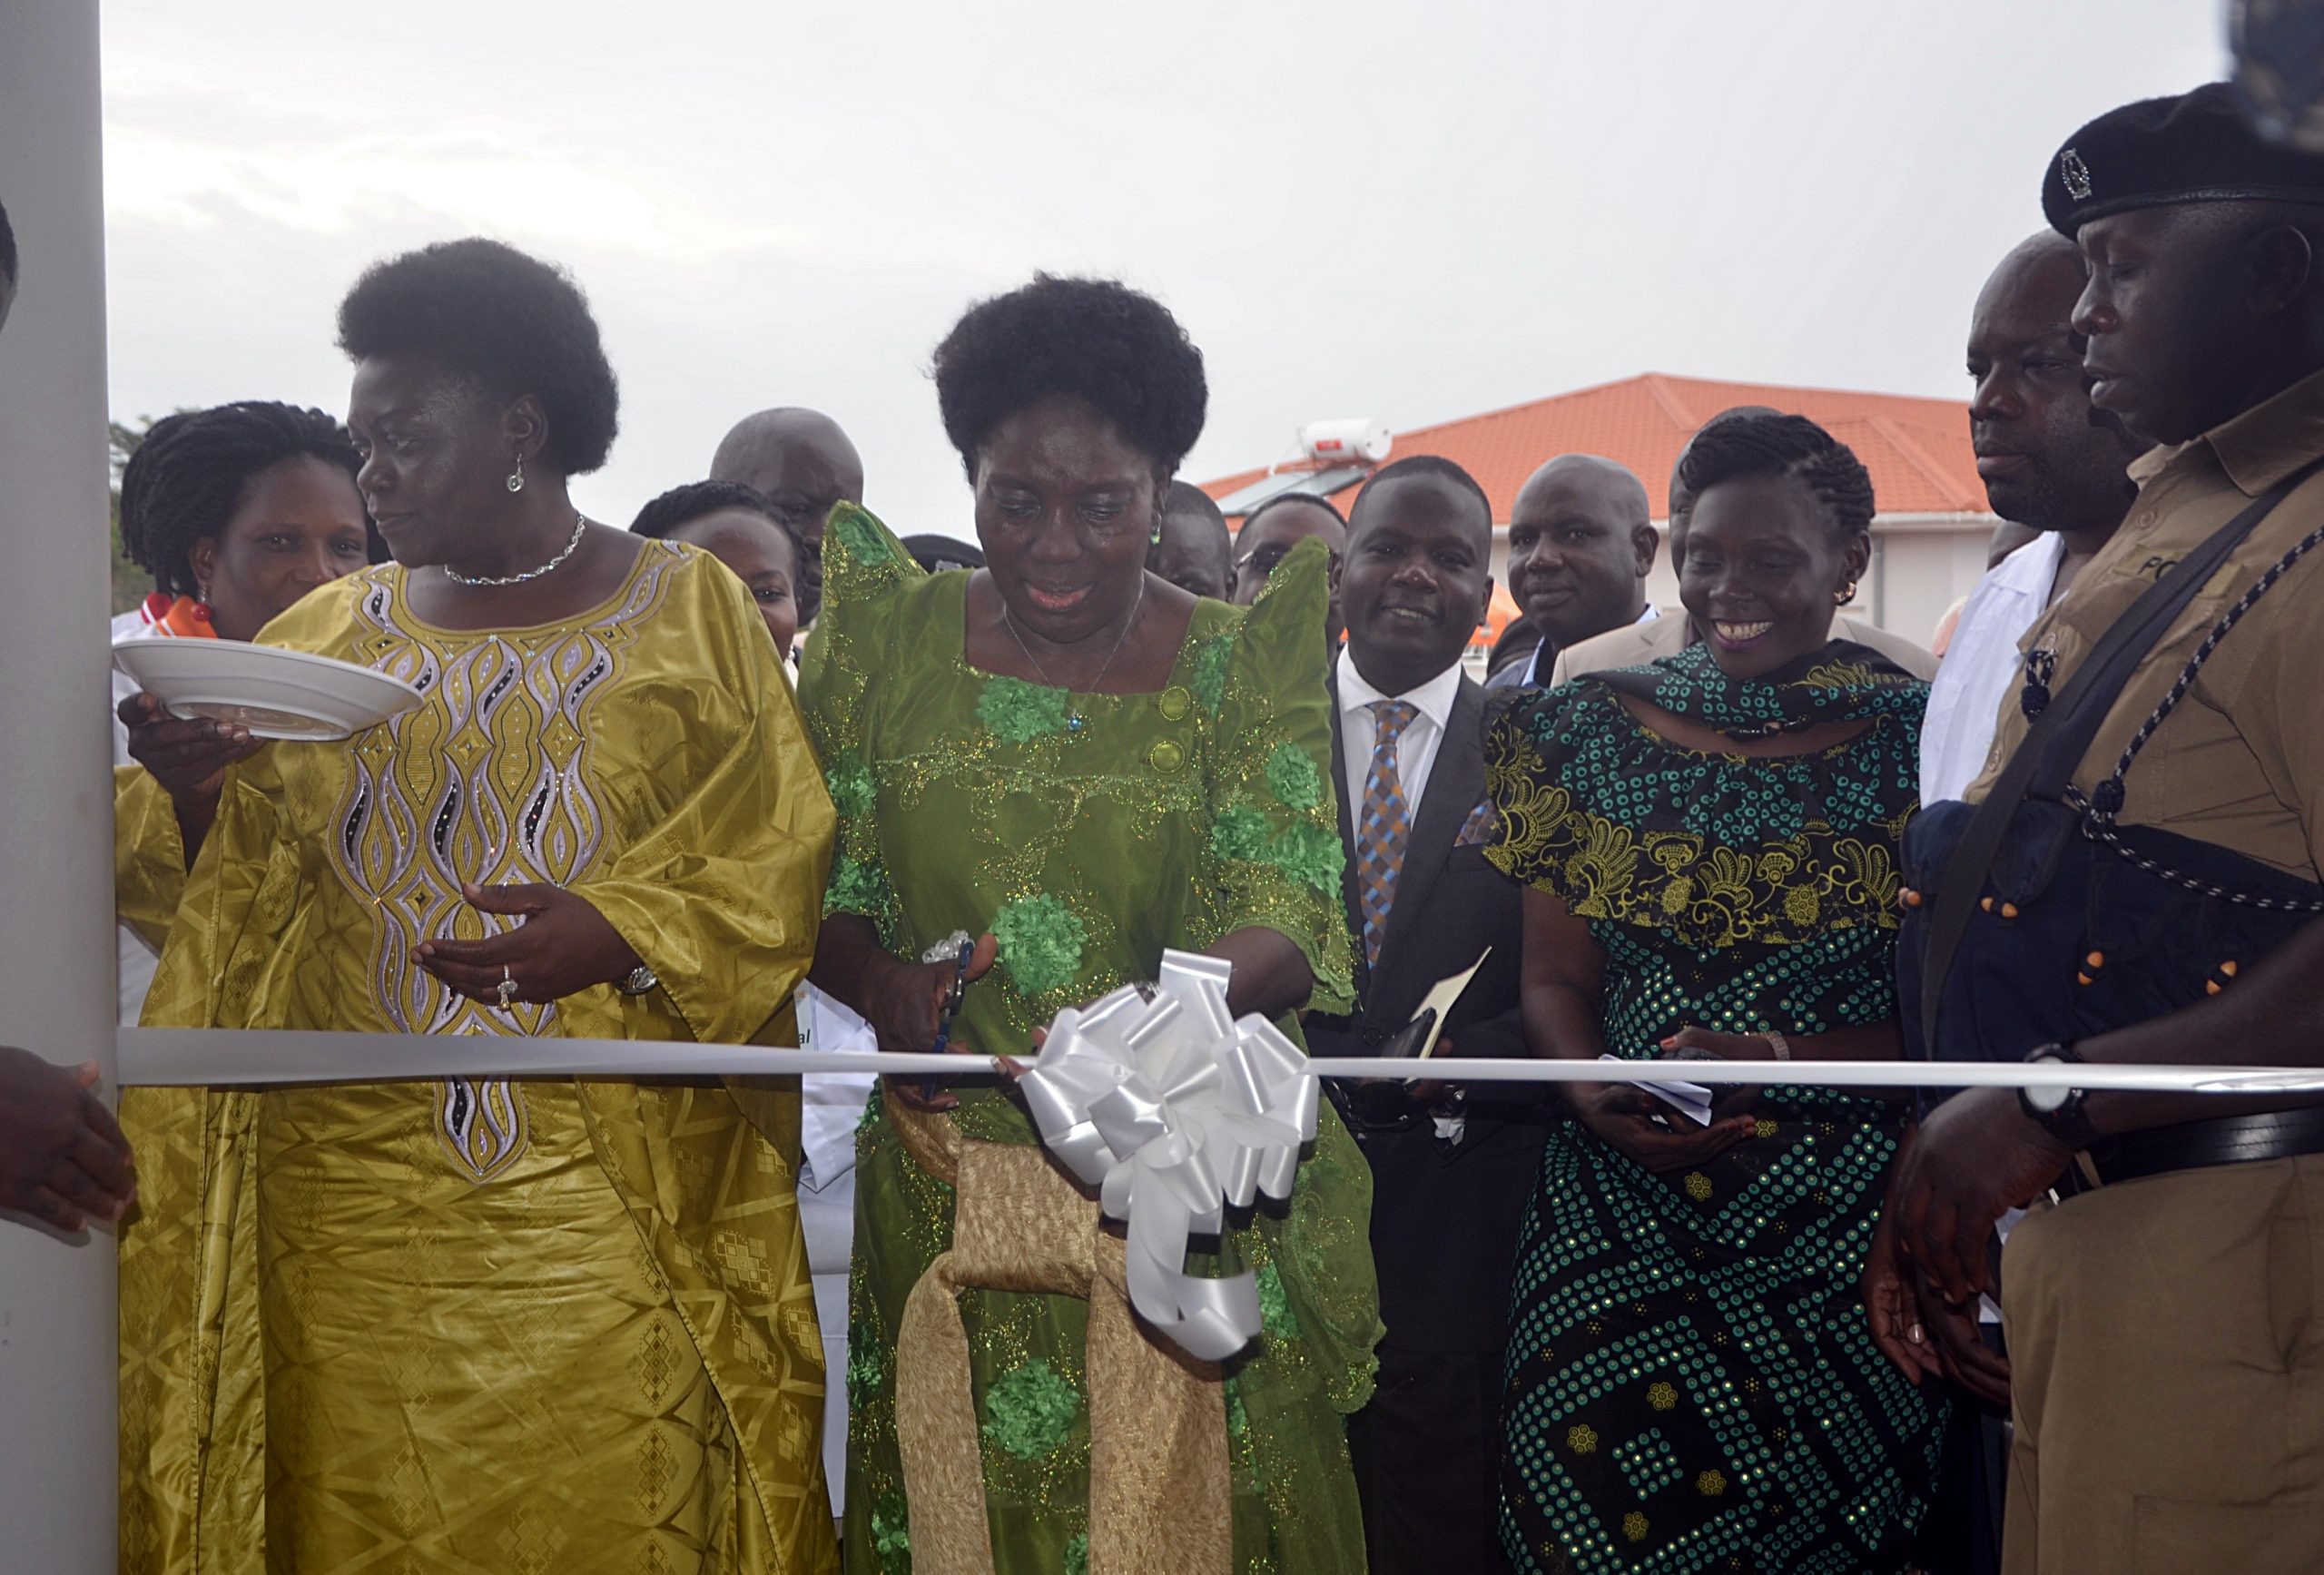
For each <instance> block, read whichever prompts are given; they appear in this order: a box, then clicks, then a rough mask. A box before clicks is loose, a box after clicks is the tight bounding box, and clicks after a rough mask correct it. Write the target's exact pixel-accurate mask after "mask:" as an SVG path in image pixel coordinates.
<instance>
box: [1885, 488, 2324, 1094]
mask: <svg viewBox="0 0 2324 1575" xmlns="http://www.w3.org/2000/svg"><path fill="white" fill-rule="evenodd" d="M2319 468H2324V455H2319V457H2318V458H2314V459H2311V460H2309V462H2308V463H2307V464H2305V465H2303V466H2301V467H2300V468H2299V469H2297V470H2295V471H2293V472H2292V473H2291V474H2290V475H2289V476H2287V477H2284V478H2283V479H2282V480H2281V481H2279V482H2277V483H2276V484H2275V485H2274V486H2273V487H2270V488H2268V490H2267V491H2266V492H2264V493H2262V494H2261V495H2260V497H2256V498H2254V499H2252V501H2251V502H2250V505H2249V506H2248V507H2245V508H2244V509H2243V511H2242V512H2241V513H2240V514H2238V515H2237V516H2236V517H2234V518H2233V519H2230V520H2229V521H2228V522H2227V523H2226V524H2225V525H2223V526H2221V527H2219V529H2217V530H2216V531H2213V532H2212V533H2211V536H2209V537H2208V538H2206V539H2205V540H2204V542H2203V544H2202V545H2201V546H2199V547H2197V548H2196V549H2195V550H2194V551H2193V552H2191V553H2189V554H2188V555H2187V556H2185V557H2183V558H2181V559H2180V560H2179V562H2178V563H2177V564H2175V565H2174V566H2172V567H2171V570H2170V572H2169V573H2167V574H2165V575H2163V576H2162V577H2161V578H2159V579H2157V580H2156V581H2155V583H2154V584H2152V586H2148V587H2147V588H2146V590H2145V591H2144V592H2142V594H2141V595H2140V596H2139V599H2138V600H2137V601H2135V602H2132V604H2131V605H2130V606H2129V608H2128V609H2127V610H2125V611H2124V612H2123V614H2122V616H2121V617H2119V618H2117V619H2115V620H2114V623H2113V625H2112V626H2111V627H2110V628H2108V629H2107V631H2106V633H2105V634H2104V635H2102V636H2101V637H2100V639H2099V641H2098V643H2097V644H2096V645H2093V646H2092V647H2091V649H2090V655H2088V656H2086V657H2084V658H2083V663H2082V664H2081V665H2080V666H2079V667H2077V668H2075V669H2074V671H2073V676H2071V677H2070V678H2068V679H2067V680H2066V684H2065V686H2064V687H2063V689H2061V690H2060V691H2059V692H2058V696H2057V698H2056V699H2055V700H2053V701H2052V702H2051V704H2049V706H2048V708H2047V709H2045V710H2044V711H2043V713H2042V714H2041V715H2039V716H2037V717H2035V718H2034V719H2033V726H2031V727H2029V728H2027V729H2026V731H2025V738H2024V742H2023V743H2020V744H2019V745H2018V746H2017V750H2016V753H2014V754H2012V755H2011V756H2010V757H2009V761H2008V763H2006V764H2005V765H2004V766H2003V768H2002V773H2001V775H2000V777H1999V778H1998V779H1996V780H1995V782H1994V788H1993V792H1989V793H1987V794H1986V795H1985V801H1984V802H1983V803H1981V804H1979V805H1978V806H1977V809H1976V812H1975V813H1974V814H1973V815H1971V816H1970V817H1969V824H1968V826H1967V827H1966V828H1965V830H1964V831H1963V832H1962V833H1961V840H1960V841H1959V842H1956V843H1955V844H1954V848H1953V856H1952V857H1951V858H1949V859H1947V860H1946V861H1945V869H1944V872H1943V873H1942V874H1941V875H1940V876H1939V877H1938V881H1937V889H1936V906H1935V909H1934V910H1932V911H1931V912H1930V915H1929V927H1928V953H1927V958H1926V961H1925V965H1924V967H1923V969H1922V972H1921V1048H1922V1053H1923V1054H1925V1055H1927V1056H1929V1057H1931V1058H1934V1057H1935V1053H1936V1042H1937V1041H1936V1018H1937V1009H1938V1007H1939V1005H1940V1004H1941V1003H1942V1002H1943V1000H1944V999H1945V976H1946V975H1947V974H1949V973H1951V972H1952V971H1953V960H1954V957H1955V955H1956V954H1957V953H1958V952H1959V950H1960V949H1961V937H1962V935H1963V934H1964V933H1965V931H1966V930H1968V927H1969V915H1970V914H1971V912H1972V911H1974V909H1975V907H1976V902H1977V895H1978V893H1979V892H1981V891H1984V886H1985V875H1986V873H1987V872H1988V871H1991V870H1992V869H1993V865H1994V857H1995V856H1996V855H1997V854H1999V853H2000V851H2001V844H2002V840H2003V838H2004V835H2005V834H2006V833H2007V832H2008V830H2009V822H2010V821H2011V819H2012V818H2013V817H2014V815H2015V814H2016V812H2017V806H2018V805H2019V804H2021V803H2023V802H2025V800H2027V799H2028V798H2039V799H2055V798H2058V797H2060V796H2061V795H2063V792H2064V791H2065V788H2066V784H2067V783H2070V782H2072V781H2073V773H2074V769H2075V768H2076V767H2077V766H2079V765H2080V764H2081V763H2082V757H2083V755H2085V754H2087V753H2089V752H2090V743H2091V741H2092V740H2093V739H2094V738H2095V737H2097V736H2098V729H2099V727H2100V726H2101V725H2102V724H2103V723H2104V722H2105V720H2106V714H2107V713H2108V712H2110V711H2112V709H2113V707H2114V702H2115V700H2116V698H2117V697H2119V696H2120V695H2121V694H2122V689H2123V686H2124V685H2125V684H2128V683H2129V682H2130V679H2131V674H2132V672H2134V671H2135V670H2136V669H2137V667H2138V664H2139V663H2140V661H2141V660H2142V658H2143V657H2144V656H2145V655H2146V654H2147V653H2148V652H2149V651H2152V649H2154V646H2155V644H2156V642H2158V641H2160V640H2161V639H2162V636H2163V635H2165V634H2166V633H2168V632H2169V631H2170V628H2171V625H2172V623H2174V622H2176V621H2177V619H2178V616H2179V615H2180V614H2181V612H2183V611H2185V609H2186V606H2187V604H2188V603H2189V602H2191V601H2193V600H2194V599H2195V593H2196V592H2197V591H2200V590H2201V589H2202V587H2203V586H2206V585H2208V584H2209V583H2210V582H2211V576H2213V575H2215V574H2217V573H2218V572H2219V569H2220V566H2221V565H2222V564H2224V563H2225V562H2227V559H2228V556H2229V555H2230V554H2231V553H2232V552H2234V550H2235V549H2236V548H2237V547H2239V546H2241V545H2242V544H2243V540H2244V538H2245V537H2246V536H2250V534H2251V532H2252V531H2253V530H2254V529H2256V528H2257V527H2258V526H2259V524H2260V521H2261V520H2263V519H2265V518H2267V517H2268V516H2269V515H2270V514H2271V513H2273V512H2274V510H2275V507H2276V506H2277V505H2278V504H2280V503H2281V502H2282V501H2283V500H2284V499H2285V498H2286V497H2290V495H2291V493H2292V491H2293V489H2294V488H2296V487H2299V484H2300V483H2302V482H2303V481H2306V480H2307V479H2308V478H2309V477H2311V476H2313V475H2315V474H2316V472H2317V470H2318V469H2319Z"/></svg>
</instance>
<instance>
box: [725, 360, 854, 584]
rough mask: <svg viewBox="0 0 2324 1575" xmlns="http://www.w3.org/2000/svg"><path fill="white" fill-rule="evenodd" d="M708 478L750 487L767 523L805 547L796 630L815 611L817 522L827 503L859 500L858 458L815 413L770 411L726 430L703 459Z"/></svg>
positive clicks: (819, 576)
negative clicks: (779, 525)
mask: <svg viewBox="0 0 2324 1575" xmlns="http://www.w3.org/2000/svg"><path fill="white" fill-rule="evenodd" d="M710 478H711V479H712V480H713V481H739V482H741V483H742V484H743V486H745V487H753V488H755V489H756V490H757V491H758V492H759V493H760V494H761V495H762V496H763V497H765V498H766V500H767V502H768V503H769V504H771V505H773V510H774V517H775V518H777V519H778V520H781V521H782V522H783V524H784V525H786V526H788V527H791V528H792V529H793V530H794V531H796V532H798V533H799V537H800V539H801V540H802V541H803V542H804V543H806V545H807V555H806V558H807V561H806V562H805V563H804V564H803V565H801V566H800V567H801V573H800V576H799V578H800V587H799V594H798V596H797V598H796V599H797V601H798V603H799V626H800V627H801V628H802V629H804V628H805V627H806V626H807V625H809V624H812V623H813V622H814V621H815V615H816V614H817V613H818V612H820V611H822V605H823V557H822V554H823V521H824V520H825V519H826V518H828V517H830V515H831V512H832V505H833V504H835V503H839V502H842V501H845V502H848V503H858V504H860V503H862V501H863V459H862V456H861V455H859V454H857V453H856V451H855V445H854V444H853V443H851V442H849V441H848V438H847V434H846V433H845V432H843V431H842V430H840V425H839V423H838V422H837V421H834V420H832V418H830V417H829V416H826V415H824V414H823V413H822V411H820V410H808V409H801V408H799V407H797V406H795V405H783V406H778V407H776V408H775V409H771V410H761V411H759V412H757V413H756V414H755V415H750V416H745V417H743V418H742V419H741V420H739V421H737V422H735V423H734V430H733V431H731V432H729V433H727V434H726V436H725V438H724V440H723V441H722V442H720V444H719V445H718V452H717V453H716V454H715V455H714V456H713V457H712V458H711V461H710Z"/></svg>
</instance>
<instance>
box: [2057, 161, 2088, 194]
mask: <svg viewBox="0 0 2324 1575" xmlns="http://www.w3.org/2000/svg"><path fill="white" fill-rule="evenodd" d="M2058 179H2059V180H2061V181H2063V182H2065V188H2066V195H2067V196H2069V197H2071V198H2073V200H2074V201H2075V202H2089V201H2090V193H2091V192H2092V191H2093V187H2092V185H2091V183H2090V166H2089V165H2088V164H2085V163H2083V162H2082V155H2081V154H2080V153H2075V152H2074V151H2073V149H2072V148H2068V149H2066V150H2065V151H2064V152H2063V153H2060V154H2059V155H2058Z"/></svg>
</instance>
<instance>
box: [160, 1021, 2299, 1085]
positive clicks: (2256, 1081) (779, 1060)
mask: <svg viewBox="0 0 2324 1575" xmlns="http://www.w3.org/2000/svg"><path fill="white" fill-rule="evenodd" d="M114 1045H115V1053H116V1060H115V1063H114V1071H115V1077H114V1081H115V1082H117V1083H118V1084H120V1085H121V1086H123V1087H124V1088H126V1087H130V1086H132V1085H135V1084H145V1085H149V1086H153V1087H159V1088H189V1087H199V1086H210V1087H216V1088H249V1087H266V1086H278V1085H291V1084H299V1083H397V1082H406V1081H410V1080H413V1079H426V1078H485V1077H497V1078H700V1077H763V1078H783V1077H796V1076H797V1075H799V1074H800V1073H802V1072H882V1073H886V1074H888V1075H890V1076H892V1077H914V1078H919V1077H947V1076H950V1077H956V1078H957V1077H995V1076H998V1075H1000V1071H1001V1067H1000V1062H999V1061H998V1060H996V1059H995V1058H992V1057H990V1056H950V1055H903V1054H898V1053H894V1052H891V1051H887V1050H882V1051H881V1052H880V1055H879V1058H878V1059H877V1060H876V1061H875V1060H872V1059H869V1058H865V1057H863V1056H862V1055H858V1054H854V1053H852V1052H841V1051H822V1050H794V1049H789V1048H783V1047H781V1046H774V1045H704V1044H694V1043H690V1042H687V1041H684V1040H668V1039H523V1038H518V1037H517V1036H515V1035H498V1034H359V1033H343V1032H332V1031H324V1030H309V1029H118V1030H116V1036H115V1039H114ZM1678 1064H1679V1065H1683V1067H1684V1068H1685V1070H1686V1073H1687V1076H1688V1078H1689V1079H1691V1080H1693V1081H1695V1082H1699V1083H1755V1084H1763V1085H1768V1086H1779V1085H1785V1084H1794V1083H1806V1084H1809V1085H1812V1086H1814V1087H1816V1088H2081V1089H2083V1090H2085V1091H2087V1090H2093V1089H2098V1088H2113V1089H2119V1090H2122V1091H2124V1092H2134V1093H2157V1094H2162V1093H2171V1094H2324V1068H2315V1067H2225V1066H2219V1067H2186V1066H2149V1065H2144V1064H2132V1063H2130V1062H2103V1063H2097V1064H2085V1063H2083V1062H2080V1061H2039V1062H2034V1063H2033V1064H2030V1065H2029V1064H2027V1063H2024V1062H2022V1061H1936V1062H1930V1061H1797V1060H1795V1061H1687V1062H1683V1063H1678ZM1672 1065H1673V1063H1671V1062H1667V1061H1647V1062H1640V1061H1563V1060H1531V1059H1510V1060H1500V1059H1487V1058H1482V1057H1480V1058H1473V1059H1472V1058H1469V1057H1466V1056H1462V1057H1461V1058H1457V1059H1453V1060H1445V1061H1439V1060H1433V1059H1432V1060H1426V1061H1384V1060H1381V1059H1378V1058H1374V1057H1370V1056H1343V1057H1338V1058H1332V1057H1326V1056H1316V1057H1313V1058H1309V1059H1308V1060H1307V1061H1306V1062H1305V1069H1306V1070H1307V1071H1309V1072H1312V1073H1313V1074H1315V1076H1316V1077H1318V1078H1386V1079H1396V1080H1412V1079H1416V1078H1437V1079H1440V1080H1446V1081H1451V1082H1456V1083H1462V1084H1477V1083H1635V1082H1638V1081H1640V1070H1641V1069H1642V1068H1649V1067H1651V1068H1662V1069H1663V1070H1665V1071H1668V1070H1669V1068H1671V1066H1672Z"/></svg>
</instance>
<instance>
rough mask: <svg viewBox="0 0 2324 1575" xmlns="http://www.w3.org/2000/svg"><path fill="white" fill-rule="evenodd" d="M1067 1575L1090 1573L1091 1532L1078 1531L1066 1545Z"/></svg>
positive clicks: (1086, 1574) (1087, 1574)
mask: <svg viewBox="0 0 2324 1575" xmlns="http://www.w3.org/2000/svg"><path fill="white" fill-rule="evenodd" d="M1065 1575H1089V1533H1088V1532H1087V1531H1076V1532H1074V1533H1073V1541H1070V1542H1068V1543H1067V1544H1066V1545H1065Z"/></svg>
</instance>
